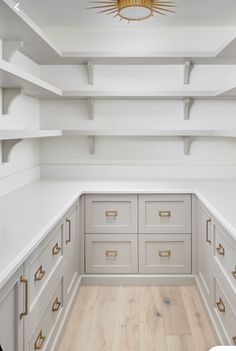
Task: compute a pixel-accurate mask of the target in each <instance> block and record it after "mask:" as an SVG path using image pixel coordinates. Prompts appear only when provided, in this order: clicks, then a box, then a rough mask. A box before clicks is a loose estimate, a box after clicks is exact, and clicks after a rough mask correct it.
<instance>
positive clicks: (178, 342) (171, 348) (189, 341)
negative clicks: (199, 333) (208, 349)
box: [166, 335, 198, 351]
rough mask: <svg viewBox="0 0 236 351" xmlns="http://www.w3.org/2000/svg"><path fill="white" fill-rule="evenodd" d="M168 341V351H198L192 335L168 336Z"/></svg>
mask: <svg viewBox="0 0 236 351" xmlns="http://www.w3.org/2000/svg"><path fill="white" fill-rule="evenodd" d="M166 340H167V345H168V346H167V349H166V350H168V351H198V349H197V348H195V345H194V342H193V338H192V335H167V336H166Z"/></svg>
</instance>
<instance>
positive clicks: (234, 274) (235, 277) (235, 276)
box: [232, 266, 236, 279]
mask: <svg viewBox="0 0 236 351" xmlns="http://www.w3.org/2000/svg"><path fill="white" fill-rule="evenodd" d="M232 275H233V277H234V279H236V266H235V270H234V271H233V272H232Z"/></svg>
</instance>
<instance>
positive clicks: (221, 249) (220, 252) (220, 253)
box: [216, 244, 225, 256]
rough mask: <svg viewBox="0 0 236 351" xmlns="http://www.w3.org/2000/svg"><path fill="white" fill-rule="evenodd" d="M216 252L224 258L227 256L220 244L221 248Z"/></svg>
mask: <svg viewBox="0 0 236 351" xmlns="http://www.w3.org/2000/svg"><path fill="white" fill-rule="evenodd" d="M216 251H217V252H218V254H219V255H221V256H224V255H225V249H224V247H223V246H222V245H221V244H219V246H218V247H217V248H216Z"/></svg>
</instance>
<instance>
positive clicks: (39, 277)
mask: <svg viewBox="0 0 236 351" xmlns="http://www.w3.org/2000/svg"><path fill="white" fill-rule="evenodd" d="M45 274H46V271H44V270H43V266H42V265H41V266H40V267H39V269H38V270H37V272H36V273H35V275H34V280H35V281H36V282H38V281H40V280H42V279H43V277H44V276H45Z"/></svg>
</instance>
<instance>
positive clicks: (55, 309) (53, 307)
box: [52, 297, 61, 312]
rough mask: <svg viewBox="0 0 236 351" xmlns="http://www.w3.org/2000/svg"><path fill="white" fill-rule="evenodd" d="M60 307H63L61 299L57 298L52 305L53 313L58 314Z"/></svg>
mask: <svg viewBox="0 0 236 351" xmlns="http://www.w3.org/2000/svg"><path fill="white" fill-rule="evenodd" d="M60 307H61V302H60V301H59V298H58V297H57V298H56V300H55V302H54V304H53V305H52V312H57V311H58V310H59V308H60Z"/></svg>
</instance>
